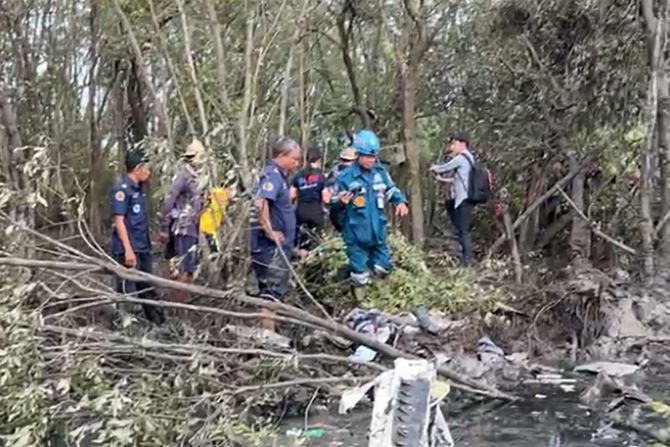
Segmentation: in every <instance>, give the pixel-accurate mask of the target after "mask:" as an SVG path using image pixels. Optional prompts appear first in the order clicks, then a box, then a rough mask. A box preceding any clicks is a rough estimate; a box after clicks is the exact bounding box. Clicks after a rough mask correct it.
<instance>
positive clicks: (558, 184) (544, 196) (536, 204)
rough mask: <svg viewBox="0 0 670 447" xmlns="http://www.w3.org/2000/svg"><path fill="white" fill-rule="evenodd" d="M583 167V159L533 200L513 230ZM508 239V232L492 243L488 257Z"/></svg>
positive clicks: (516, 221)
mask: <svg viewBox="0 0 670 447" xmlns="http://www.w3.org/2000/svg"><path fill="white" fill-rule="evenodd" d="M583 167H584V162H583V161H582V163H581V164H580V167H579V169H577V170H575V171H572V172H569V173H568V174H567V175H566V176H565V177H563V178H562V179H560V180H559V181H558V182H556V184H555V185H554V186H552V187H551V188H549V190H548V191H547V192H545V193H544V194H542V195H541V196H540V197H538V198H537V199H536V200H535V202H533V203H532V204H531V205H530V206H529V207H528V208H526V210H525V211H524V212H523V213H522V214H521V215H520V216H519V217H517V219H516V220H515V221H514V224H513V225H512V230H514V231H516V230H517V229H518V228H519V227H520V226H521V224H522V223H524V222H525V220H526V219H528V217H530V216H531V215H532V214H533V212H534V211H535V210H536V209H537V208H538V207H539V206H540V205H542V204H543V203H544V202H545V201H546V200H547V199H549V198H550V197H551V196H553V195H554V193H556V192H558V190H559V189H560V188H562V187H563V186H565V185H566V184H568V182H570V181H571V180H572V179H573V178H574V177H575V176H576V175H577V174H578V173H579V171H581V170H582V169H583ZM506 240H507V235H506V234H504V235H502V236H500V237H499V238H498V239H496V241H495V242H494V243H493V245H491V248H490V249H489V252H488V254H487V255H486V257H487V258H490V257H491V256H493V254H495V253H496V252H497V251H498V250H499V249H500V247H501V246H502V244H503V243H505V241H506Z"/></svg>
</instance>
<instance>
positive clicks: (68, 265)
mask: <svg viewBox="0 0 670 447" xmlns="http://www.w3.org/2000/svg"><path fill="white" fill-rule="evenodd" d="M87 258H88V259H87V260H88V261H89V264H82V263H78V262H63V261H50V260H34V259H21V258H13V257H0V265H8V266H15V267H28V268H42V269H55V270H71V271H82V270H89V271H91V272H97V273H105V274H111V275H116V276H118V277H120V278H123V279H125V280H128V281H140V282H141V281H143V282H145V283H148V284H151V285H153V286H156V287H160V288H165V289H172V290H180V291H184V292H188V293H191V294H194V295H202V296H207V297H211V298H219V299H227V300H230V298H234V299H236V300H237V301H239V302H241V303H244V304H247V305H251V306H256V307H265V308H267V309H270V310H272V311H273V312H275V313H277V314H278V316H277V317H276V319H278V320H280V321H281V319H286V318H289V319H290V320H291V321H290V322H292V323H298V324H303V323H307V324H309V325H310V326H312V327H313V326H317V327H320V328H322V329H326V330H328V331H331V332H334V333H336V334H339V335H341V336H343V337H345V338H347V339H349V340H351V341H353V342H356V343H359V344H362V345H365V346H368V347H369V348H371V349H374V350H376V351H378V352H380V353H382V354H385V355H387V356H389V357H391V358H400V357H402V358H410V359H411V358H417V357H416V356H413V355H410V354H408V353H405V352H403V351H400V350H398V349H396V348H393V347H392V346H389V345H387V344H385V343H382V342H380V341H378V340H376V339H375V338H373V337H370V336H368V335H365V334H360V333H358V332H355V331H353V330H351V329H349V328H348V327H346V326H344V325H341V324H339V323H336V322H334V321H328V320H324V319H322V318H319V317H316V316H314V315H312V314H310V313H309V312H306V311H304V310H302V309H298V308H296V307H294V306H290V305H287V304H284V303H280V302H272V301H267V300H262V299H259V298H253V297H249V296H246V295H243V294H242V293H233V291H230V290H229V291H222V290H215V289H210V288H207V287H203V286H198V285H194V284H186V283H182V282H178V281H173V280H169V279H165V278H161V277H158V276H155V275H151V274H148V273H143V272H138V271H136V270H129V269H127V268H124V267H122V266H120V265H119V264H115V263H111V262H107V261H103V260H99V259H95V258H91V257H87ZM91 264H93V265H94V266H95V267H97V268H92V267H93V266H92V265H91ZM126 300H127V301H129V302H137V303H140V302H144V303H147V302H148V301H150V300H142V299H139V298H130V297H128V298H126ZM159 303H160V305H162V306H169V307H179V308H182V309H188V310H192V311H196V312H209V313H215V314H220V315H227V316H237V317H242V316H243V317H245V318H248V317H249V314H248V313H246V314H245V313H241V314H240V313H239V312H238V313H235V312H231V311H225V310H223V309H217V308H203V307H201V306H194V305H188V304H179V303H167V302H156V304H157V305H158V304H159ZM233 314H234V315H233ZM282 315H284V316H285V317H282ZM437 370H438V372H439V373H440V374H441V375H442V376H444V377H446V378H447V379H450V380H452V381H454V382H456V383H457V384H462V385H465V386H467V387H468V388H469V389H468V391H470V390H472V391H473V392H477V393H478V394H482V395H485V396H488V397H492V398H496V399H506V400H516V398H515V397H514V396H512V395H510V394H507V393H503V392H501V391H499V390H497V389H495V388H493V387H490V386H487V385H485V384H482V383H480V382H478V381H476V380H473V379H470V378H469V377H466V376H464V375H462V374H459V373H457V372H455V371H453V370H451V369H449V368H447V367H445V366H440V367H438V369H437Z"/></svg>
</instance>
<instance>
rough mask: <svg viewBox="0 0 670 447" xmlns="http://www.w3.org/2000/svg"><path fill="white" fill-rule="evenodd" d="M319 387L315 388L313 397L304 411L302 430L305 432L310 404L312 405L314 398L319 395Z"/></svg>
mask: <svg viewBox="0 0 670 447" xmlns="http://www.w3.org/2000/svg"><path fill="white" fill-rule="evenodd" d="M319 390H320V388H319V387H316V389H315V390H314V395H313V396H312V398H311V399H310V400H309V403H308V404H307V408H306V409H305V424H304V429H305V431H307V427H308V426H309V409H310V408H312V404H313V403H314V400H315V399H316V396H318V395H319Z"/></svg>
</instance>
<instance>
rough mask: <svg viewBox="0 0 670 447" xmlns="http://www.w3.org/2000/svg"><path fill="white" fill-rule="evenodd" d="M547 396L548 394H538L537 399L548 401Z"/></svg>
mask: <svg viewBox="0 0 670 447" xmlns="http://www.w3.org/2000/svg"><path fill="white" fill-rule="evenodd" d="M546 398H547V395H546V394H536V395H535V399H546Z"/></svg>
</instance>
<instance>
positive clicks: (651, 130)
mask: <svg viewBox="0 0 670 447" xmlns="http://www.w3.org/2000/svg"><path fill="white" fill-rule="evenodd" d="M669 7H670V0H665V1H664V2H663V8H662V9H661V14H663V17H662V19H658V18H657V17H656V16H655V15H654V5H653V0H642V3H641V9H642V15H643V16H644V19H645V22H646V25H647V43H648V48H649V67H650V80H649V88H648V99H647V107H648V110H647V113H648V117H649V119H648V123H647V139H646V141H645V143H644V144H643V145H641V147H640V236H641V239H642V250H641V251H642V264H643V271H644V274H645V276H646V277H647V279H650V278H651V277H652V276H653V274H654V246H653V232H654V224H653V220H652V214H651V201H652V200H651V194H652V191H651V177H652V167H651V159H652V152H653V144H654V137H655V134H656V131H657V129H658V137H659V142H660V143H661V145H664V146H665V145H667V138H666V134H665V132H666V131H667V128H665V127H664V128H660V127H658V128H657V124H660V123H657V118H659V117H660V118H662V121H663V124H664V126H665V125H666V124H667V123H666V121H665V113H666V111H665V110H660V109H659V105H663V107H665V104H667V102H665V101H664V103H659V93H660V94H661V96H664V97H667V95H665V93H667V88H668V86H667V79H665V76H661V74H662V71H664V70H665V67H664V64H665V60H664V55H663V47H664V45H665V33H666V28H665V22H666V20H667V15H668V8H669ZM660 81H662V82H663V83H664V84H665V85H663V86H659V82H660ZM665 147H666V150H667V146H665ZM663 173H664V174H665V175H664V180H665V181H666V182H667V181H668V179H667V176H666V175H667V171H665V170H663ZM666 188H667V186H666V185H664V187H663V195H664V199H665V197H666V195H667V193H666ZM667 207H668V206H667V204H666V201H665V200H664V203H663V208H664V209H665V208H667ZM663 236H664V238H663V243H664V244H665V231H664V233H663ZM664 248H665V249H667V248H668V247H664Z"/></svg>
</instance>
